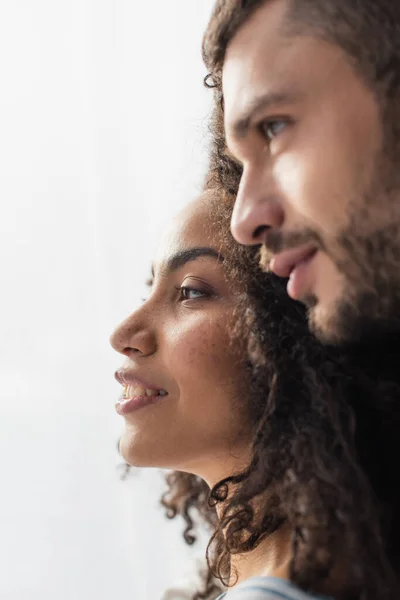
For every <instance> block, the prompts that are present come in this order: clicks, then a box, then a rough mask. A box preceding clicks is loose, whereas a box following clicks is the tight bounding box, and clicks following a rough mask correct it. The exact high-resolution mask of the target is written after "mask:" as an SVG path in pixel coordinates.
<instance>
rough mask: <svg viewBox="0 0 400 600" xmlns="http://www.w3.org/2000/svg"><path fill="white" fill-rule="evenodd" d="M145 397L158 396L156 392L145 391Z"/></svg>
mask: <svg viewBox="0 0 400 600" xmlns="http://www.w3.org/2000/svg"><path fill="white" fill-rule="evenodd" d="M146 396H158V392H157V390H146Z"/></svg>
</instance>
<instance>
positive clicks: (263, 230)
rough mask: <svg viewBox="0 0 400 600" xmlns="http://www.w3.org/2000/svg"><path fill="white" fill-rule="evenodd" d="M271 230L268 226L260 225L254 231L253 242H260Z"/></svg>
mask: <svg viewBox="0 0 400 600" xmlns="http://www.w3.org/2000/svg"><path fill="white" fill-rule="evenodd" d="M268 229H270V227H269V226H268V225H260V226H259V227H257V228H256V229H255V230H254V231H253V240H255V241H258V240H259V239H260V238H261V237H264V235H265V233H266V232H267V231H268Z"/></svg>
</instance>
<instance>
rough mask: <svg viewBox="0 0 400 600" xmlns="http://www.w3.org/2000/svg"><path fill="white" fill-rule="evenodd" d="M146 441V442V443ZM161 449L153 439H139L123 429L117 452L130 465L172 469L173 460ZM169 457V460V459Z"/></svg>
mask: <svg viewBox="0 0 400 600" xmlns="http://www.w3.org/2000/svg"><path fill="white" fill-rule="evenodd" d="M146 442H147V443H146ZM160 450H161V451H162V448H160V447H159V445H157V444H156V443H154V441H152V442H151V443H150V442H149V440H146V441H145V440H143V439H140V436H138V435H132V432H130V431H125V432H124V433H123V435H122V437H121V439H120V442H119V453H120V455H121V456H122V458H123V459H124V460H125V462H126V463H127V464H128V465H131V467H152V468H159V469H171V468H172V469H173V468H174V467H173V466H171V464H172V465H173V463H174V460H173V459H172V458H171V457H169V456H168V452H166V451H164V452H161V453H160ZM169 458H171V460H169Z"/></svg>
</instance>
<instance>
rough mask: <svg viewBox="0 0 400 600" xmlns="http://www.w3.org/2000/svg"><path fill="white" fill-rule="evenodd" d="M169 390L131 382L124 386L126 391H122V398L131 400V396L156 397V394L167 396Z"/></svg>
mask: <svg viewBox="0 0 400 600" xmlns="http://www.w3.org/2000/svg"><path fill="white" fill-rule="evenodd" d="M167 395H168V394H167V392H166V391H165V390H153V389H147V388H145V387H144V386H142V385H138V384H131V385H126V386H125V387H124V391H123V392H122V400H130V399H131V398H140V397H144V396H146V397H148V398H151V397H154V396H167Z"/></svg>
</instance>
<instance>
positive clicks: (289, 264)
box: [270, 244, 318, 277]
mask: <svg viewBox="0 0 400 600" xmlns="http://www.w3.org/2000/svg"><path fill="white" fill-rule="evenodd" d="M317 250H318V248H317V247H316V246H315V245H314V244H305V245H303V246H299V247H297V248H292V249H290V250H286V251H284V252H280V253H279V254H277V255H275V256H274V257H273V258H272V260H271V262H270V269H271V271H272V272H273V273H275V275H278V277H290V274H291V273H292V271H293V270H294V269H295V268H296V267H297V266H298V265H299V264H300V263H303V262H305V261H306V260H310V259H311V258H312V257H313V256H314V254H316V252H317Z"/></svg>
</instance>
